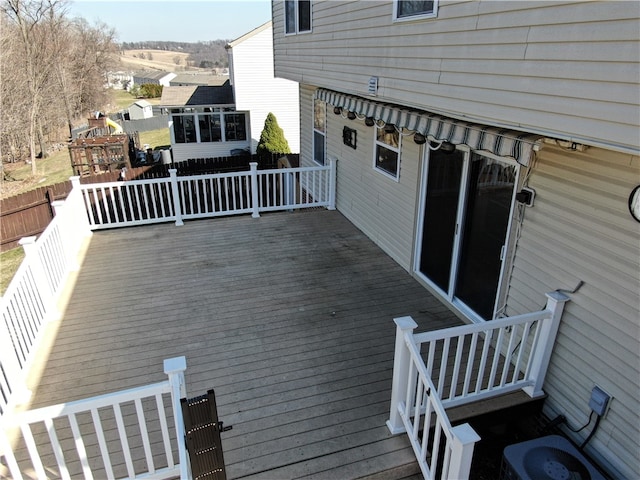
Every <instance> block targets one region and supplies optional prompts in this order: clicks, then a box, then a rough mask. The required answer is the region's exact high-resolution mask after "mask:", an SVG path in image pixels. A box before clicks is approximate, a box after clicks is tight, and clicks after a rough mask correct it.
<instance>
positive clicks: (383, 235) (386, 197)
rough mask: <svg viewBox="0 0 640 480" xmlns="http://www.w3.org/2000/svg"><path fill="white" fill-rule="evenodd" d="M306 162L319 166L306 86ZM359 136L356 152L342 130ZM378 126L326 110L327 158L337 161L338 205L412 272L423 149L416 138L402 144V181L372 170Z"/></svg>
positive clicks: (303, 108)
mask: <svg viewBox="0 0 640 480" xmlns="http://www.w3.org/2000/svg"><path fill="white" fill-rule="evenodd" d="M300 90H301V93H300V97H301V123H302V129H303V131H304V132H305V135H304V136H303V140H302V142H303V143H302V147H303V149H302V152H304V153H301V157H300V158H301V163H302V164H303V165H304V166H311V165H315V162H314V161H313V159H312V157H311V154H310V153H311V152H312V151H313V149H312V144H311V135H310V132H311V131H312V129H313V92H314V91H315V88H312V87H310V86H301V89H300ZM345 126H347V127H349V128H353V129H355V130H356V132H357V134H356V135H357V144H356V149H355V150H354V149H353V148H351V147H349V146H346V145H344V144H343V142H342V129H343V127H345ZM374 131H375V129H374V127H367V126H366V125H365V124H364V121H363V120H358V119H356V120H349V119H347V118H344V117H342V116H341V115H335V114H334V113H333V106H331V105H329V108H328V111H327V146H326V156H327V158H333V159H337V160H338V162H337V184H336V192H337V194H336V201H337V203H336V207H337V209H338V210H340V212H341V213H342V214H343V215H344V216H345V217H346V218H348V219H349V220H350V221H351V222H352V223H353V224H354V225H356V226H357V227H358V228H359V229H360V230H362V231H363V232H364V233H365V234H366V235H367V236H368V237H369V238H371V239H372V240H373V241H374V242H376V243H377V244H378V245H379V246H380V247H381V248H382V249H383V250H384V251H385V252H386V253H387V254H389V255H390V256H391V257H392V258H393V259H394V260H395V261H396V262H398V263H399V264H400V265H401V266H402V267H403V268H404V269H406V270H407V271H411V264H412V252H413V237H414V228H415V216H416V206H417V203H416V198H417V189H418V187H419V178H420V176H419V166H420V154H421V152H420V147H419V146H418V145H416V144H415V143H414V141H413V139H412V137H411V136H410V137H406V138H405V139H403V140H406V141H404V142H403V143H402V152H401V157H400V177H399V181H395V180H394V179H392V178H389V177H387V176H385V175H383V174H382V173H380V172H378V171H376V170H375V169H374V168H373V152H374Z"/></svg>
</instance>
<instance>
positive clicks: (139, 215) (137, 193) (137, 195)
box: [132, 185, 144, 220]
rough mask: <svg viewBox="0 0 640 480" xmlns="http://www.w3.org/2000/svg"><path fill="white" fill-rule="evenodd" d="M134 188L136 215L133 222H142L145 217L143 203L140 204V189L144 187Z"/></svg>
mask: <svg viewBox="0 0 640 480" xmlns="http://www.w3.org/2000/svg"><path fill="white" fill-rule="evenodd" d="M132 188H133V191H134V193H135V198H136V209H135V211H136V215H135V216H134V217H133V218H132V220H142V219H143V218H144V216H143V215H142V202H140V188H143V187H142V185H134V186H133V187H132Z"/></svg>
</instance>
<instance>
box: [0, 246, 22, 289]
mask: <svg viewBox="0 0 640 480" xmlns="http://www.w3.org/2000/svg"><path fill="white" fill-rule="evenodd" d="M22 259H24V251H23V250H22V247H16V248H13V249H11V250H8V251H6V252H2V253H0V295H4V292H6V291H7V287H8V286H9V283H10V282H11V279H12V278H13V275H14V274H15V273H16V271H17V270H18V267H19V266H20V264H21V263H22Z"/></svg>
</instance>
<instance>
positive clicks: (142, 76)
mask: <svg viewBox="0 0 640 480" xmlns="http://www.w3.org/2000/svg"><path fill="white" fill-rule="evenodd" d="M175 77H176V74H175V73H172V72H160V71H144V72H136V73H134V74H133V83H134V84H135V85H145V84H149V85H163V86H165V87H166V86H169V83H170V82H171V80H173V79H174V78H175Z"/></svg>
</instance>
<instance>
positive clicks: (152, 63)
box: [119, 49, 207, 72]
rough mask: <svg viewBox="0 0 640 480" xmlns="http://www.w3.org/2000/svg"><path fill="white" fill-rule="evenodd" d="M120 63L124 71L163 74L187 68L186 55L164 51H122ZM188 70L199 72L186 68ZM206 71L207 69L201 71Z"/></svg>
mask: <svg viewBox="0 0 640 480" xmlns="http://www.w3.org/2000/svg"><path fill="white" fill-rule="evenodd" d="M119 58H120V62H121V63H122V67H123V69H125V70H144V69H148V70H161V71H164V72H180V71H183V70H185V69H187V67H188V58H189V54H188V53H183V52H171V51H166V50H149V49H144V50H122V51H121V52H120V57H119ZM188 69H189V70H191V71H193V70H199V69H198V68H195V67H188ZM202 70H203V71H207V69H202Z"/></svg>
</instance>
